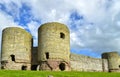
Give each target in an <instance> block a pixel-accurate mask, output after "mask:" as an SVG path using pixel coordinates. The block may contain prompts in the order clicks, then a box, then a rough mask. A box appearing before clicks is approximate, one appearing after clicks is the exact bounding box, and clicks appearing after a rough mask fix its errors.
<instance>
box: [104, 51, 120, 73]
mask: <svg viewBox="0 0 120 77" xmlns="http://www.w3.org/2000/svg"><path fill="white" fill-rule="evenodd" d="M102 59H107V61H108V69H109V72H115V71H118V70H119V68H120V57H119V54H118V53H117V52H106V53H103V54H102Z"/></svg>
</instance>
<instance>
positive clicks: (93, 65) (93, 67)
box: [70, 54, 103, 71]
mask: <svg viewBox="0 0 120 77" xmlns="http://www.w3.org/2000/svg"><path fill="white" fill-rule="evenodd" d="M70 63H71V70H74V71H103V69H102V59H96V58H91V57H88V56H83V55H76V54H71V61H70Z"/></svg>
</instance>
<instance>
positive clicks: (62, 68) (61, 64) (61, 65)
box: [59, 63, 65, 71]
mask: <svg viewBox="0 0 120 77" xmlns="http://www.w3.org/2000/svg"><path fill="white" fill-rule="evenodd" d="M59 69H60V70H61V71H64V70H65V63H60V65H59Z"/></svg>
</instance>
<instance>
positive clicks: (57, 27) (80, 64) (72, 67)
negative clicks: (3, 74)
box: [1, 22, 120, 72]
mask: <svg viewBox="0 0 120 77" xmlns="http://www.w3.org/2000/svg"><path fill="white" fill-rule="evenodd" d="M71 38H72V37H71ZM1 46H2V47H1V69H4V70H43V71H45V70H49V71H89V72H94V71H96V72H120V56H119V54H118V53H117V52H105V53H103V54H102V55H101V56H102V58H101V59H100V58H92V57H89V56H83V55H77V54H73V53H70V31H69V29H68V27H67V26H66V25H64V24H61V23H58V22H50V23H45V24H42V25H41V26H40V27H39V29H38V47H33V38H32V35H31V34H30V33H28V32H27V31H26V30H24V29H21V28H18V27H8V28H5V29H4V30H3V32H2V44H1Z"/></svg>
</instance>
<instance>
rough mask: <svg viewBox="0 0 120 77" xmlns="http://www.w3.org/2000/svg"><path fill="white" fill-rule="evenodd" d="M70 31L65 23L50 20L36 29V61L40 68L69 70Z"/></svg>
mask: <svg viewBox="0 0 120 77" xmlns="http://www.w3.org/2000/svg"><path fill="white" fill-rule="evenodd" d="M69 57H70V32H69V29H68V28H67V26H66V25H64V24H61V23H57V22H51V23H45V24H43V25H41V26H40V28H39V29H38V61H39V62H40V69H41V70H57V71H58V70H62V71H63V70H70V65H69V61H70V60H69Z"/></svg>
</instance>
